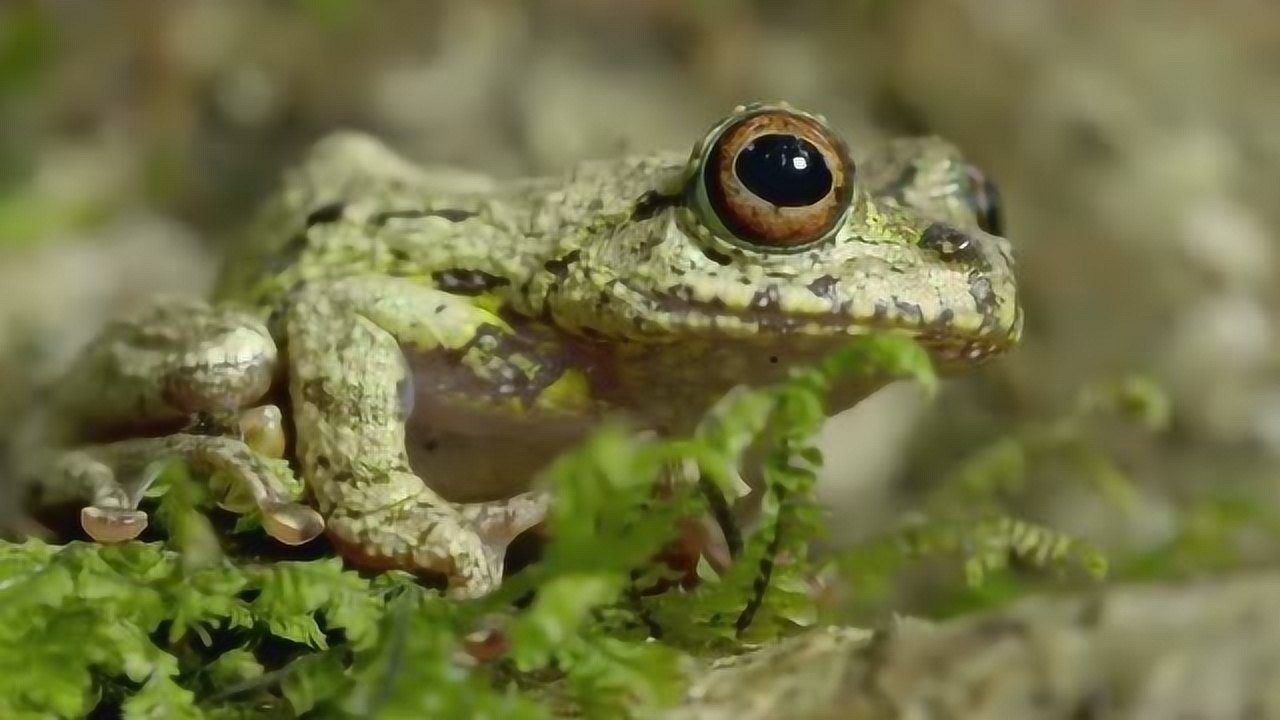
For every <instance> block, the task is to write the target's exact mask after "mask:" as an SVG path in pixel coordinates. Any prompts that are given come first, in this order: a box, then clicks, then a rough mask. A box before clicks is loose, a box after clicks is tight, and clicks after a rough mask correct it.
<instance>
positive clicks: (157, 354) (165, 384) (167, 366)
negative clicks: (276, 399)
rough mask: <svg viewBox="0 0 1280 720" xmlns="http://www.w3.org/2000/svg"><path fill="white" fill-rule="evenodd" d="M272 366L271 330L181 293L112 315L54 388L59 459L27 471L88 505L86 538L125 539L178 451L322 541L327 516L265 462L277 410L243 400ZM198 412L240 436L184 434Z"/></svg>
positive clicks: (262, 389) (268, 521)
mask: <svg viewBox="0 0 1280 720" xmlns="http://www.w3.org/2000/svg"><path fill="white" fill-rule="evenodd" d="M275 366H276V347H275V343H274V342H273V341H272V339H271V336H270V335H269V334H268V332H267V329H266V328H265V327H264V326H263V325H262V323H261V322H259V321H258V320H257V319H256V318H254V317H253V316H251V315H247V314H244V313H241V312H237V311H234V310H229V309H224V308H217V307H213V306H211V305H208V304H207V303H203V302H198V301H186V300H177V301H168V302H164V303H159V304H157V305H155V306H154V307H152V308H150V309H149V310H148V311H147V312H145V313H143V314H142V315H140V316H139V317H137V318H134V319H132V320H127V321H121V322H117V323H113V324H112V325H110V326H108V327H107V328H105V329H104V330H103V332H101V333H100V334H99V335H98V336H97V337H96V338H95V339H94V340H93V341H92V342H91V343H90V344H89V345H88V346H87V347H86V348H85V349H84V350H83V351H82V352H81V353H80V355H79V356H78V357H77V359H76V361H75V362H74V363H73V365H72V367H71V368H70V369H69V371H68V372H67V373H66V375H65V377H64V379H63V380H62V381H61V382H59V383H58V384H57V385H56V386H55V387H54V395H53V398H52V403H51V407H52V411H51V413H50V417H49V419H48V423H47V429H48V432H49V434H50V436H51V437H49V438H46V441H47V442H48V444H51V445H53V446H54V448H55V449H54V454H55V457H54V458H53V459H52V460H44V459H39V458H38V459H37V460H36V462H35V468H34V469H33V470H32V471H31V474H33V475H36V476H37V477H38V482H37V490H38V491H39V495H40V501H41V502H42V503H44V504H61V503H64V502H75V501H79V502H84V503H87V504H86V505H85V506H84V507H83V508H82V510H81V513H80V524H81V526H82V527H83V529H84V530H85V532H86V533H88V534H89V536H90V537H93V538H94V539H96V540H99V541H101V542H120V541H123V540H129V539H132V538H134V537H136V536H137V535H138V534H139V533H141V532H142V530H143V529H144V528H145V527H146V524H147V518H146V514H145V513H143V512H142V511H141V510H139V509H138V504H139V502H140V501H141V500H142V497H143V495H144V494H145V492H146V490H147V487H148V486H149V485H150V484H151V482H152V480H153V479H154V477H155V475H156V469H157V467H158V465H159V462H160V461H164V460H168V459H180V460H183V461H186V462H187V463H189V464H190V465H191V466H192V467H193V468H194V469H196V470H197V471H200V472H204V471H209V472H217V473H220V474H221V475H222V477H224V478H227V479H229V480H230V481H232V482H233V483H234V484H235V489H236V490H238V491H240V492H239V493H237V494H239V495H241V496H243V497H246V498H249V499H251V501H252V503H253V505H256V507H257V508H258V509H259V510H260V511H261V513H262V519H263V525H264V527H265V528H266V529H267V531H268V533H270V534H271V535H272V536H274V537H276V538H277V539H279V540H281V541H283V542H287V543H290V544H297V543H300V542H305V541H307V540H310V539H312V538H314V537H315V536H316V535H318V534H319V533H320V532H321V530H322V529H323V521H322V520H321V519H320V517H319V515H318V514H317V513H316V512H315V511H314V510H312V509H310V508H308V507H306V506H304V505H300V504H298V503H295V502H293V501H292V500H291V498H290V493H289V491H288V488H287V483H286V482H285V481H284V480H282V479H281V478H279V477H278V475H277V473H278V472H279V471H278V470H277V469H276V468H274V467H273V466H272V465H271V464H269V463H268V462H267V458H269V457H272V456H274V457H279V456H280V455H281V454H283V449H284V448H283V444H284V442H283V433H284V431H283V428H282V426H281V418H280V412H279V410H278V409H276V408H275V407H273V406H260V407H257V408H251V409H248V410H245V409H244V408H245V407H246V406H248V405H250V404H252V403H254V402H257V401H259V400H260V399H261V398H262V397H263V396H264V395H265V394H266V393H267V391H268V389H269V388H270V386H271V382H272V378H273V375H274V373H275V369H276V367H275ZM193 418H205V419H206V421H207V422H212V423H213V424H216V425H220V426H225V427H223V428H222V430H224V431H225V432H228V433H231V434H234V435H237V436H238V437H225V436H220V435H216V434H197V433H192V432H186V431H184V430H188V429H189V428H188V427H186V426H189V425H191V423H192V421H193ZM207 422H206V424H207ZM175 431H176V432H175ZM122 438H123V439H122ZM66 446H71V447H72V449H70V450H65V449H60V448H65V447H66Z"/></svg>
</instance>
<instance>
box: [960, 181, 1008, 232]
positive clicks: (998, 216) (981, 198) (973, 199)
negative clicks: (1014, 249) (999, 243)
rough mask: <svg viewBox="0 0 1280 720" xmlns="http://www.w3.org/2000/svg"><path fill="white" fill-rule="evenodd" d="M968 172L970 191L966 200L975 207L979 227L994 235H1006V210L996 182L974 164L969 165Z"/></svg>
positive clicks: (970, 205)
mask: <svg viewBox="0 0 1280 720" xmlns="http://www.w3.org/2000/svg"><path fill="white" fill-rule="evenodd" d="M966 174H967V175H968V176H969V193H968V194H967V195H966V196H965V201H966V202H967V203H968V204H969V207H970V208H972V209H973V214H974V217H976V218H977V220H978V227H979V228H982V230H984V231H986V232H989V233H991V234H992V235H1004V211H1003V207H1002V203H1001V202H1000V191H999V189H997V188H996V184H995V183H994V182H992V180H991V178H989V177H987V175H986V173H984V172H982V171H981V170H979V169H978V168H976V167H974V166H973V165H969V167H968V169H967V172H966Z"/></svg>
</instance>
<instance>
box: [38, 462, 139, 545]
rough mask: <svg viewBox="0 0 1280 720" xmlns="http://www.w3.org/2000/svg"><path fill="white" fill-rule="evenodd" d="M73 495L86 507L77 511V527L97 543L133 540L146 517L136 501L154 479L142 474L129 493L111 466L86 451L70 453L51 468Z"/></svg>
mask: <svg viewBox="0 0 1280 720" xmlns="http://www.w3.org/2000/svg"><path fill="white" fill-rule="evenodd" d="M53 473H54V475H55V476H58V477H60V478H61V479H62V481H63V482H64V483H65V484H64V485H63V487H65V488H66V489H67V490H68V491H69V492H71V493H72V494H77V495H81V496H83V497H84V499H87V500H88V501H89V505H87V506H85V507H83V508H81V510H80V527H81V528H83V529H84V531H85V533H86V534H88V535H89V537H91V538H93V539H94V540H95V541H96V542H100V543H106V544H109V543H119V542H125V541H127V540H132V539H134V538H136V537H138V535H140V534H142V531H143V530H146V529H147V514H146V513H144V512H142V511H141V510H138V509H137V504H138V500H139V499H140V498H141V497H142V493H144V492H145V491H146V488H147V486H148V485H150V484H151V481H152V480H153V479H154V477H155V476H154V473H148V474H144V475H143V476H141V477H140V481H139V482H136V483H134V487H133V488H132V489H133V490H134V492H130V491H129V490H128V489H126V488H125V486H123V485H121V484H120V483H118V482H117V481H116V476H115V472H114V471H113V470H112V469H111V467H110V466H108V465H106V464H105V463H102V462H100V461H98V460H97V459H96V458H94V457H93V456H92V455H91V454H90V453H88V452H85V451H74V452H69V453H67V454H66V455H64V456H62V458H61V459H60V460H59V461H58V463H57V465H56V466H55V467H54V469H53Z"/></svg>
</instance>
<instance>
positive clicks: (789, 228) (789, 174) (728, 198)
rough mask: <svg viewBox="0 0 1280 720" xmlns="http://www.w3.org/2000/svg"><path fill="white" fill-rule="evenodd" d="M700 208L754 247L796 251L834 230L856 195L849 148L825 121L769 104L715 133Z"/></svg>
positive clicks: (703, 168)
mask: <svg viewBox="0 0 1280 720" xmlns="http://www.w3.org/2000/svg"><path fill="white" fill-rule="evenodd" d="M704 147H705V148H706V149H705V151H704V152H705V155H704V156H703V159H702V166H701V170H700V172H699V174H698V178H697V182H698V184H699V187H698V188H697V189H698V191H699V192H698V198H697V199H698V200H699V201H701V202H697V203H695V207H696V209H697V210H698V211H699V212H700V214H701V215H702V216H703V221H704V222H706V223H707V224H708V225H709V226H711V227H712V228H717V227H723V228H724V229H725V230H726V231H728V233H729V235H730V236H732V237H733V238H735V239H737V240H740V241H742V242H746V243H750V244H751V245H754V246H757V247H762V248H769V249H775V250H790V249H795V248H798V247H801V246H804V245H808V244H810V243H813V242H816V241H818V240H822V239H824V238H826V237H828V236H830V234H831V232H832V231H834V230H835V228H836V227H837V225H838V224H839V223H840V221H841V220H842V219H843V218H844V216H845V213H846V211H847V210H848V209H849V205H850V203H851V201H852V198H853V176H854V166H853V162H852V161H851V160H850V159H849V153H848V150H847V149H846V148H845V146H844V143H843V142H841V140H840V139H839V138H837V137H836V136H835V135H834V134H832V132H831V131H830V130H828V129H827V128H826V127H825V126H824V125H823V124H822V123H820V122H819V121H818V120H816V119H814V118H812V117H810V116H807V115H802V114H800V113H796V112H791V111H788V110H781V109H769V110H765V111H763V112H759V113H754V114H750V115H746V116H743V117H740V118H738V119H736V120H733V121H731V122H729V123H728V124H726V125H725V126H723V128H722V129H719V131H718V132H715V131H713V133H712V135H711V137H709V138H708V140H707V143H706V145H705V146H704Z"/></svg>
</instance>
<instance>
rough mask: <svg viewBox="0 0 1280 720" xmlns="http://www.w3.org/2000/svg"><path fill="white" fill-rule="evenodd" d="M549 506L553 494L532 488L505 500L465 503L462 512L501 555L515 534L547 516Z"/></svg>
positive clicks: (488, 544) (491, 548) (489, 546)
mask: <svg viewBox="0 0 1280 720" xmlns="http://www.w3.org/2000/svg"><path fill="white" fill-rule="evenodd" d="M550 505H551V494H550V493H548V492H546V491H544V490H533V491H530V492H526V493H521V494H519V495H515V496H513V497H510V498H507V499H506V500H495V501H492V502H482V503H473V504H468V505H462V506H460V507H459V512H460V513H461V515H462V517H463V518H464V519H465V520H466V522H467V523H468V524H469V525H470V526H471V527H472V528H474V529H475V532H476V534H477V535H479V536H480V539H481V540H482V541H483V542H484V544H485V546H486V547H488V548H489V551H490V552H492V553H495V554H497V555H499V556H501V555H503V554H505V553H506V549H507V546H508V545H510V544H511V541H512V540H515V539H516V536H518V535H520V534H521V533H523V532H525V531H526V530H529V529H531V528H533V527H535V526H537V525H539V524H541V523H542V522H543V521H544V520H546V519H547V511H548V510H549V509H550Z"/></svg>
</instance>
